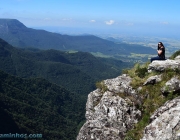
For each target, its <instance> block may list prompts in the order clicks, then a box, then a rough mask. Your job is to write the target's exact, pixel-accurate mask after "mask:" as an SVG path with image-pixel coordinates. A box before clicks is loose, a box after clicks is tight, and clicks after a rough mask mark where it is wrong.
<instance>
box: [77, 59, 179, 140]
mask: <svg viewBox="0 0 180 140" xmlns="http://www.w3.org/2000/svg"><path fill="white" fill-rule="evenodd" d="M165 69H172V70H175V71H176V75H175V76H174V77H172V78H171V79H169V80H167V81H163V82H162V80H163V78H162V74H163V71H164V70H165ZM177 69H178V70H180V56H178V57H176V59H175V60H165V61H153V62H152V63H151V64H149V66H148V72H149V73H151V72H152V71H158V72H160V73H159V75H158V74H157V75H154V76H152V75H151V74H149V75H150V77H149V78H147V79H146V81H145V82H144V84H142V85H141V86H140V87H138V88H136V89H133V88H132V87H131V86H130V83H131V82H132V78H131V77H130V76H128V75H126V74H123V75H121V76H119V77H117V78H114V79H107V80H104V81H103V82H102V83H101V84H103V87H104V89H102V88H98V89H96V90H95V91H93V92H91V93H90V94H89V95H88V101H87V104H86V122H85V124H84V125H83V126H82V128H81V129H80V131H79V134H78V136H77V140H123V139H124V138H125V136H126V133H127V131H128V130H130V129H131V128H133V126H134V124H136V123H137V122H138V121H139V120H140V118H141V117H142V113H141V111H140V110H138V109H137V108H136V106H135V104H141V103H142V101H141V99H142V98H144V97H140V95H139V94H138V92H139V91H141V89H142V86H143V88H145V87H146V86H148V85H149V84H151V85H154V84H156V83H158V82H162V83H164V86H162V87H161V89H160V92H161V93H162V96H167V94H173V93H180V75H179V74H178V71H177ZM163 76H164V75H163ZM148 94H151V93H148ZM177 95H178V94H177ZM176 139H180V96H179V97H177V98H175V99H173V100H171V101H170V100H169V101H167V102H166V103H165V104H164V105H162V106H161V107H160V108H158V109H157V110H156V111H155V112H154V113H153V114H152V116H151V117H150V123H149V125H148V126H146V127H145V129H144V133H143V137H142V140H176Z"/></svg>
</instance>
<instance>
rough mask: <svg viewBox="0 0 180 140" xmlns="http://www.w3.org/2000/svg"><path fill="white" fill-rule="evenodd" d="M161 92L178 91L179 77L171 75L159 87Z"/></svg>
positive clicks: (179, 86)
mask: <svg viewBox="0 0 180 140" xmlns="http://www.w3.org/2000/svg"><path fill="white" fill-rule="evenodd" d="M161 91H162V92H163V93H170V92H178V91H180V79H179V78H178V77H173V78H171V79H170V80H169V81H167V82H166V83H165V86H164V87H163V88H162V89H161Z"/></svg>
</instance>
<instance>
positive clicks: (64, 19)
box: [62, 18, 72, 21]
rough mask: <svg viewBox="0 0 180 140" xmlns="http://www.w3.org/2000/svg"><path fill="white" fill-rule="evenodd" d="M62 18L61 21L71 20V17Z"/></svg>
mask: <svg viewBox="0 0 180 140" xmlns="http://www.w3.org/2000/svg"><path fill="white" fill-rule="evenodd" d="M62 20H63V21H70V20H72V18H63V19H62Z"/></svg>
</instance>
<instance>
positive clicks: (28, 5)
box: [0, 0, 180, 35]
mask: <svg viewBox="0 0 180 140" xmlns="http://www.w3.org/2000/svg"><path fill="white" fill-rule="evenodd" d="M179 5H180V0H0V18H13V19H18V20H19V21H20V22H22V23H24V24H25V25H26V26H27V27H42V28H43V27H47V26H51V27H59V28H60V29H63V28H64V27H66V28H77V29H80V28H81V29H84V32H87V33H88V31H97V32H99V31H101V32H104V33H119V34H120V33H123V32H127V33H140V34H141V33H142V34H143V33H147V34H148V33H149V34H173V35H178V33H177V30H179V28H180V17H179V14H180V8H179Z"/></svg>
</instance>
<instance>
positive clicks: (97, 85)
mask: <svg viewBox="0 0 180 140" xmlns="http://www.w3.org/2000/svg"><path fill="white" fill-rule="evenodd" d="M96 88H99V89H100V90H101V92H103V93H104V92H106V91H107V90H108V88H107V86H106V85H105V84H104V82H103V81H100V82H96Z"/></svg>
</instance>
